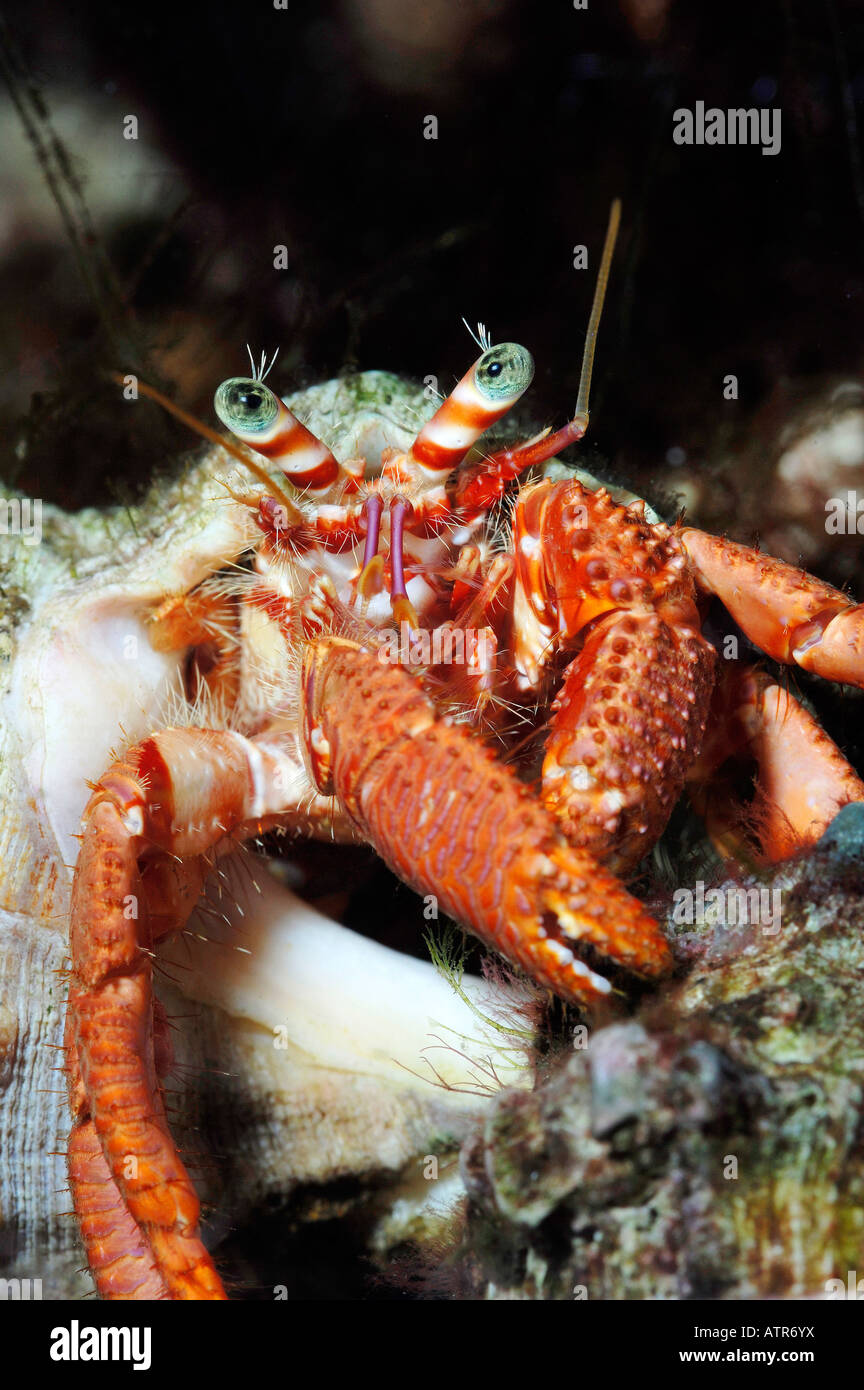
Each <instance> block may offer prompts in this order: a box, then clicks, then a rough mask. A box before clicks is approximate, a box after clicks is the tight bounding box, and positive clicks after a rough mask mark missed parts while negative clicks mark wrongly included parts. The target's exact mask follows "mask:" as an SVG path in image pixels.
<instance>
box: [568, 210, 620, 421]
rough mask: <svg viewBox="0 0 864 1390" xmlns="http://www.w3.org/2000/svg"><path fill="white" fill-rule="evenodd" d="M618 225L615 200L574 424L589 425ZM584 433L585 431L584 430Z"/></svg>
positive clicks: (604, 250)
mask: <svg viewBox="0 0 864 1390" xmlns="http://www.w3.org/2000/svg"><path fill="white" fill-rule="evenodd" d="M620 222H621V199H620V198H616V199H615V201H614V203H613V204H612V207H611V209H610V211H609V225H608V227H607V228H606V241H605V242H604V244H603V255H602V257H601V260H600V270H599V271H598V274H597V285H596V288H595V290H594V303H593V304H592V305H591V317H590V319H589V320H588V332H587V333H586V335H585V351H584V352H583V354H582V375H581V376H580V378H579V395H578V397H577V399H576V413H575V415H574V417H573V418H574V422H578V423H579V424H584V426H585V428H587V426H588V393H589V391H590V390H591V373H592V371H593V370H594V349H595V347H596V346H597V329H598V328H599V327H600V315H601V314H602V312H603V300H604V299H605V297H606V285H607V282H608V280H609V267H610V266H611V264H612V255H613V253H614V251H615V241H616V239H617V236H618V226H619V224H620ZM583 433H584V430H583Z"/></svg>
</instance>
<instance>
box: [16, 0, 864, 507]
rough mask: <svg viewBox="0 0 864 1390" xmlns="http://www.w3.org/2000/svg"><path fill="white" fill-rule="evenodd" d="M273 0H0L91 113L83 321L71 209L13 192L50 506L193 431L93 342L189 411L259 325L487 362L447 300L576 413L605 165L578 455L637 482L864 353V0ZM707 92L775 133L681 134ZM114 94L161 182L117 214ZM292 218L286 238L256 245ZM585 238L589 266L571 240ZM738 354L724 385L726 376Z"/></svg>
mask: <svg viewBox="0 0 864 1390" xmlns="http://www.w3.org/2000/svg"><path fill="white" fill-rule="evenodd" d="M287 6H288V7H287V9H286V10H284V11H281V10H275V9H274V8H273V5H272V3H270V0H257V2H256V3H253V4H244V5H242V6H241V5H239V4H228V3H224V0H214V3H212V4H208V5H206V6H201V7H197V6H196V7H190V8H187V7H186V6H184V5H182V4H172V5H169V4H166V3H163V0H151V3H149V4H148V5H145V6H141V5H132V6H129V5H116V4H110V5H109V4H105V3H91V4H88V5H84V6H76V5H70V4H67V3H63V4H60V3H56V4H55V3H46V0H42V2H41V3H39V4H36V5H33V6H30V7H28V8H26V9H25V8H24V7H23V6H15V5H12V6H7V7H6V11H5V13H6V18H7V23H8V26H9V30H10V31H11V35H12V39H13V42H14V43H15V44H16V45H17V48H18V50H19V52H20V55H21V56H22V57H23V59H24V63H25V65H26V67H27V68H28V69H29V71H30V73H31V75H32V77H33V78H34V80H35V82H36V84H37V86H38V87H39V89H40V90H41V93H42V95H43V96H44V98H45V99H46V101H47V103H48V106H49V108H51V106H52V103H53V104H55V105H56V104H57V103H58V102H59V101H60V100H61V99H62V100H63V101H68V100H69V99H71V100H72V101H73V103H77V104H78V105H80V107H81V108H82V110H84V111H86V110H88V109H90V108H92V115H93V120H95V121H96V123H97V126H98V127H99V128H100V129H101V130H102V133H103V138H102V139H101V140H100V142H99V146H98V151H97V150H96V149H94V148H90V147H89V141H88V139H84V140H83V141H82V140H80V139H79V140H77V141H76V139H75V138H67V140H66V147H67V150H68V153H69V157H70V162H71V166H72V170H73V173H74V174H75V175H76V176H77V177H79V178H80V181H81V185H82V187H83V189H84V195H85V197H87V198H88V201H89V203H90V213H91V216H92V222H93V231H94V232H95V234H96V236H98V237H99V238H100V239H101V240H102V241H103V242H104V243H105V246H106V249H107V254H108V257H109V259H110V263H111V265H112V266H113V268H114V271H115V272H116V276H117V281H118V285H119V290H120V293H119V300H118V303H119V305H120V308H119V309H118V310H117V314H116V315H115V319H116V318H117V317H118V316H119V318H120V320H121V321H122V322H121V330H120V331H116V332H114V333H113V334H111V333H106V330H105V328H104V324H100V318H99V313H98V312H97V310H98V309H99V307H100V306H99V305H98V304H94V302H93V297H92V295H88V293H87V291H86V290H85V288H84V286H83V282H82V279H81V276H80V273H79V269H78V266H77V263H76V259H75V255H74V253H73V250H72V248H71V247H70V245H69V242H68V239H65V238H64V235H63V232H62V227H61V223H60V220H59V217H58V216H57V215H56V213H55V212H54V211H53V210H52V209H49V211H48V214H47V215H46V216H45V217H44V218H43V219H41V220H37V221H34V220H33V218H32V216H31V217H29V218H28V216H27V215H26V211H25V212H23V213H22V214H21V217H20V225H17V224H16V222H15V216H16V208H15V204H14V199H12V200H10V202H9V204H8V206H7V215H8V216H7V220H11V224H12V230H11V233H10V235H9V236H7V240H6V245H5V252H4V256H3V260H2V263H0V290H2V310H0V328H2V337H0V358H2V381H3V387H2V393H0V410H2V418H0V426H2V442H3V451H2V455H0V463H2V464H3V466H4V468H5V472H6V475H7V476H12V477H13V478H14V479H15V481H16V482H17V484H18V486H20V487H22V488H24V489H25V490H26V491H28V492H31V493H34V494H38V495H42V496H43V497H46V498H50V499H53V500H58V501H61V502H62V503H63V504H64V505H67V506H72V505H79V504H81V503H83V502H95V503H99V502H102V501H110V500H114V497H115V496H116V495H117V494H118V493H119V494H122V493H123V490H124V488H134V487H135V486H136V485H138V484H139V483H140V482H141V481H146V480H147V479H148V478H149V476H150V475H151V473H152V470H153V468H155V467H158V466H160V465H163V464H164V463H165V461H166V458H167V457H168V456H169V455H170V454H171V452H172V449H173V450H174V451H175V452H176V448H177V445H178V444H179V443H181V442H182V443H184V444H185V442H186V441H187V439H188V436H186V435H185V434H183V433H177V434H174V433H173V432H172V431H173V428H174V427H173V426H170V425H168V424H167V422H165V421H164V420H161V419H157V418H156V417H157V415H158V412H156V411H153V412H152V413H149V414H147V413H143V412H142V413H139V415H138V417H137V423H136V425H135V429H134V430H133V425H132V422H131V421H130V418H129V416H130V414H131V413H130V412H126V416H125V418H123V417H120V416H119V415H118V412H117V410H116V405H115V400H114V399H113V398H110V397H106V395H105V388H104V387H103V386H102V385H101V384H100V382H99V378H98V368H99V367H101V366H108V367H115V368H116V367H118V366H124V367H125V366H128V365H130V363H131V364H132V365H137V366H140V367H142V368H143V370H145V371H146V370H148V369H149V371H150V373H151V377H156V378H157V379H161V380H162V382H163V383H167V384H168V385H169V386H170V388H171V389H172V390H173V391H174V392H175V393H176V395H177V396H178V397H179V398H180V399H182V400H184V401H185V402H186V403H191V404H192V405H193V406H194V407H195V408H196V409H198V410H199V411H200V412H202V413H203V414H204V415H205V416H206V417H207V418H208V419H212V415H211V412H210V400H211V397H212V391H213V389H214V387H215V385H216V384H217V383H218V381H219V380H220V378H221V377H222V376H224V375H227V374H233V373H236V372H238V371H240V372H242V371H243V369H244V361H245V351H244V346H243V345H244V343H245V342H246V341H247V339H248V340H250V341H251V342H253V343H254V344H255V345H256V346H257V347H258V348H259V349H260V348H262V347H264V346H266V347H268V348H272V347H275V346H276V345H277V344H280V345H281V349H282V353H281V360H280V363H279V366H278V368H277V371H276V374H275V376H274V378H273V380H274V382H275V384H276V385H277V388H279V389H281V390H283V391H287V390H290V389H293V388H294V387H295V386H297V385H301V384H308V383H309V382H311V381H314V380H316V379H323V378H325V377H327V376H330V375H333V374H335V373H337V372H339V371H340V370H342V369H344V368H346V367H362V368H368V367H385V368H389V369H392V370H396V371H399V372H402V373H405V374H407V375H411V376H414V377H422V376H425V375H427V374H428V373H434V374H435V375H436V376H437V377H438V379H439V382H440V383H441V385H442V386H447V385H449V384H450V383H451V382H453V381H455V380H456V378H457V377H458V376H459V375H461V373H462V372H463V371H464V370H465V368H466V367H467V366H468V364H469V363H470V361H471V360H472V355H473V346H472V344H471V342H470V340H469V339H468V336H467V334H466V332H465V329H464V327H463V326H462V324H461V321H460V320H461V316H462V315H463V314H464V315H465V316H466V318H468V319H469V320H470V321H472V322H474V321H476V320H477V319H482V320H483V321H484V322H485V323H487V324H488V325H490V326H491V328H492V330H493V336H495V337H497V338H499V339H501V338H512V339H516V340H518V341H522V342H524V343H525V344H526V345H527V346H529V347H530V349H531V350H532V352H533V353H534V356H535V358H536V361H537V367H538V371H537V377H536V380H535V386H534V388H533V393H532V395H531V397H530V404H531V406H532V407H533V408H534V409H535V410H536V413H537V416H538V419H539V420H540V421H541V422H543V423H552V424H555V425H558V424H561V423H563V421H564V419H565V418H566V417H567V413H568V411H569V410H572V407H573V404H574V401H575V394H576V385H577V380H578V372H579V362H580V356H581V349H582V341H583V336H584V330H585V325H586V321H587V315H588V309H589V305H590V299H591V293H592V284H593V268H594V266H596V258H597V255H598V254H599V248H600V245H601V242H602V237H603V232H604V228H605V224H606V218H607V215H608V209H609V204H610V201H611V199H612V197H613V196H614V195H616V194H617V195H620V197H621V198H622V200H623V204H624V221H623V235H622V238H621V242H620V244H619V250H618V254H617V257H616V262H615V266H614V272H613V280H612V287H611V295H610V300H609V303H608V308H607V313H606V317H605V321H604V324H603V327H602V333H601V340H600V351H599V357H598V363H597V373H596V376H595V387H596V390H595V396H594V402H593V405H594V410H593V414H592V426H591V435H592V441H591V444H590V445H589V446H587V447H586V451H585V457H586V458H588V459H590V457H591V453H592V449H593V448H597V447H599V448H600V449H601V450H602V452H603V454H604V455H605V456H606V457H607V458H608V459H610V460H611V461H612V468H613V472H615V473H617V475H618V476H620V477H622V478H626V479H627V481H629V482H630V483H631V484H632V485H634V486H640V487H642V488H643V489H645V488H647V489H649V490H650V487H651V483H652V477H653V475H654V474H655V473H656V470H657V469H658V467H659V466H660V465H661V464H663V463H664V462H665V458H666V455H667V453H668V451H669V450H670V449H678V450H681V449H683V450H684V451H685V454H686V459H687V466H688V468H689V469H690V470H691V471H698V469H699V468H700V467H702V466H704V461H705V459H706V458H707V457H708V456H709V455H710V454H711V451H712V448H713V446H714V444H715V442H716V439H717V437H718V432H719V431H723V430H725V431H727V432H728V431H729V430H730V428H731V429H732V430H739V429H741V428H745V429H746V424H747V420H748V418H749V416H750V415H752V413H753V412H754V411H755V410H757V409H758V407H759V406H760V405H762V404H763V403H764V402H765V401H766V400H768V399H771V398H774V399H776V393H777V391H778V390H780V391H785V392H786V393H787V395H788V396H789V397H790V399H793V400H794V399H795V397H796V395H799V394H800V393H801V391H802V390H804V389H806V387H807V385H808V383H812V382H813V381H815V380H818V379H821V377H822V376H824V375H825V374H828V373H834V372H844V373H850V372H851V373H852V374H853V375H855V376H857V374H858V369H859V364H860V360H861V332H860V326H861V321H862V311H864V271H862V261H861V245H862V235H864V184H862V173H861V154H860V150H859V145H858V132H857V126H856V113H857V114H858V115H860V113H861V106H862V102H864V60H862V51H864V44H862V39H864V11H862V7H861V6H860V5H859V4H854V3H843V0H785V2H784V3H770V0H764V2H763V3H759V4H753V3H752V0H738V2H737V3H736V0H731V3H724V4H723V5H713V6H712V5H705V4H696V3H692V4H685V3H678V4H675V3H671V4H670V3H667V0H621V3H615V0H590V8H589V9H588V10H585V11H577V10H574V8H573V6H572V4H570V3H569V0H557V2H556V3H548V4H543V5H540V4H537V3H530V0H527V2H522V0H462V2H461V3H456V2H455V0H424V3H423V4H417V5H410V4H405V3H404V0H330V2H329V3H316V4H314V5H312V4H301V3H300V0H287ZM696 100H704V101H705V102H706V105H709V106H710V105H717V106H720V107H722V108H727V107H748V106H760V105H779V106H780V107H781V109H782V119H783V126H782V151H781V153H780V154H779V155H776V156H774V157H770V156H763V155H762V154H761V152H760V150H759V149H758V148H749V147H747V148H734V147H722V146H719V147H708V146H706V147H702V148H699V147H692V148H687V147H679V146H677V145H675V144H673V141H672V113H673V110H674V109H675V108H676V107H678V106H689V107H692V106H693V104H694V103H695V101H696ZM4 112H5V114H4V123H5V124H6V129H8V128H9V125H8V123H10V122H12V123H14V121H15V119H16V117H15V115H14V112H13V111H11V109H10V108H9V107H6V108H4ZM129 113H134V114H135V115H137V117H138V121H139V130H140V138H141V140H142V141H146V142H148V144H149V145H150V146H151V147H152V148H153V149H154V150H155V152H156V154H157V157H161V158H162V160H163V163H164V166H165V169H166V170H167V171H168V173H167V175H166V178H165V179H164V180H162V182H161V183H160V185H159V188H158V190H157V193H156V199H155V205H154V206H153V207H152V208H151V209H149V210H148V211H147V212H146V214H142V212H141V210H140V208H136V209H135V210H134V211H130V213H129V215H128V216H124V215H123V213H122V209H121V212H120V214H119V215H118V214H117V212H116V209H115V211H114V214H113V215H112V216H111V217H110V219H109V218H107V217H105V218H103V217H102V216H100V204H99V192H98V186H99V184H100V180H101V181H102V182H103V183H104V182H105V181H106V180H108V181H110V179H111V177H112V174H113V172H114V166H112V159H113V160H114V161H115V165H116V173H117V176H118V178H119V177H120V175H122V172H123V170H124V162H125V161H126V160H127V158H128V156H129V149H128V143H127V142H125V141H124V140H123V139H122V135H121V130H122V119H123V116H124V115H126V114H129ZM429 114H433V115H435V116H437V118H438V124H439V129H438V139H437V140H435V141H433V140H426V139H424V138H423V122H424V117H425V116H426V115H429ZM2 129H3V127H0V133H2ZM89 130H90V132H91V136H92V122H91V125H90V127H89ZM112 140H113V142H114V143H113V144H112V143H111V142H112ZM106 148H107V151H108V152H107V154H106ZM94 164H95V166H96V167H94ZM172 170H173V173H172V172H171V171H172ZM22 177H23V176H22ZM29 177H30V178H31V179H32V180H33V181H34V182H37V183H38V181H39V179H40V174H39V169H38V163H37V160H36V158H35V156H34V158H33V160H32V168H31V170H30V173H29ZM277 243H281V244H285V245H286V246H287V247H288V258H289V268H288V269H287V270H283V271H276V270H274V269H273V249H272V248H273V246H274V245H276V244H277ZM580 243H584V244H587V246H588V247H589V252H590V255H591V258H592V259H591V269H589V270H588V271H582V272H580V271H576V270H574V269H573V267H572V248H573V246H574V245H577V244H580ZM94 254H95V253H94ZM97 278H98V277H97ZM97 297H98V296H97ZM108 298H110V296H108ZM101 307H102V310H103V315H102V317H103V319H104V318H105V317H106V314H105V312H104V310H105V306H104V304H103V305H102V306H101ZM113 308H116V305H115V306H113ZM113 308H112V306H109V309H110V310H111V312H109V313H108V315H107V316H108V317H109V318H110V317H111V313H113ZM121 359H123V360H122V361H121ZM729 372H734V373H735V374H736V375H737V376H738V378H739V383H740V400H739V401H738V402H737V403H735V402H726V401H724V400H723V397H722V378H723V376H724V375H725V374H726V373H729ZM34 390H35V391H37V392H38V396H37V399H36V400H35V402H34V401H32V395H33V392H34ZM147 409H148V411H149V407H148V408H147ZM22 417H26V424H25V426H24V428H25V431H26V435H27V439H28V450H27V453H26V456H25V462H24V463H22V452H23V451H22V448H21V446H20V430H21V425H20V421H21V420H22ZM142 420H143V421H144V422H145V427H144V428H143V429H142V428H141V422H142ZM16 445H17V446H18V448H17V453H16ZM677 457H678V458H679V459H680V457H681V455H680V454H679V455H677ZM758 520H759V519H758V518H754V526H758Z"/></svg>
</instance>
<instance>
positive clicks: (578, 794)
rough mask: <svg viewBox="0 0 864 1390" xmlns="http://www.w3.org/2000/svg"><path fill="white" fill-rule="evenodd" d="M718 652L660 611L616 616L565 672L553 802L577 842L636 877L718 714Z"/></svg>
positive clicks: (554, 738)
mask: <svg viewBox="0 0 864 1390" xmlns="http://www.w3.org/2000/svg"><path fill="white" fill-rule="evenodd" d="M713 672H714V651H713V648H711V647H710V646H709V645H708V643H707V642H705V641H704V640H703V638H702V637H701V636H700V635H699V634H698V633H695V632H693V631H692V630H691V631H688V630H683V631H682V630H679V629H677V628H675V627H670V626H668V625H667V624H666V623H665V622H663V620H662V619H661V618H660V617H658V615H657V614H656V613H652V612H650V611H649V612H647V613H645V612H639V611H638V610H637V611H635V612H634V611H625V612H619V613H610V614H607V615H606V616H605V617H603V618H601V619H599V620H598V622H596V623H595V624H594V626H593V627H592V628H591V629H590V631H589V633H588V636H587V637H586V639H585V644H584V646H583V647H582V650H581V651H580V652H579V655H578V656H577V657H576V659H575V661H573V662H571V664H570V666H569V667H568V668H567V670H566V672H565V674H564V682H563V685H562V687H561V689H560V691H559V693H558V696H557V698H556V700H555V703H554V705H553V707H552V708H553V716H552V719H551V721H550V733H549V738H548V740H547V744H546V756H545V758H544V761H543V800H544V803H545V805H546V806H547V807H548V809H549V810H550V811H551V812H552V813H553V814H554V815H555V816H556V818H557V820H558V823H559V825H560V826H561V829H562V830H563V832H564V834H565V835H567V836H568V838H569V839H570V840H574V841H575V840H576V839H577V837H578V842H579V843H580V844H582V845H584V846H585V847H586V848H587V849H590V850H591V852H592V853H593V854H594V855H596V856H597V858H598V859H601V860H602V861H603V863H604V864H607V865H608V866H609V867H610V868H611V869H613V870H614V871H615V872H616V873H618V874H622V875H623V874H627V873H629V872H631V871H632V870H633V868H634V867H635V865H636V864H637V863H638V862H639V860H640V859H641V858H643V856H644V855H645V853H646V851H647V850H648V849H649V848H650V846H652V845H653V844H654V843H655V842H656V840H657V839H658V838H659V836H660V834H661V832H662V831H663V829H664V827H665V825H666V822H667V821H668V819H669V816H670V815H671V813H672V808H673V807H674V805H675V803H676V801H677V800H678V797H679V795H680V794H681V789H682V787H683V785H684V778H685V775H686V772H687V768H688V767H689V765H690V763H691V762H692V761H693V758H694V756H695V754H696V753H697V752H698V749H699V746H700V744H701V741H702V734H703V731H704V728H705V720H706V717H707V712H708V696H709V692H710V688H711V681H712V678H713Z"/></svg>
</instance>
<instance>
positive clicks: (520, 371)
mask: <svg viewBox="0 0 864 1390" xmlns="http://www.w3.org/2000/svg"><path fill="white" fill-rule="evenodd" d="M533 376H534V358H533V357H532V356H531V354H530V352H529V351H528V349H527V348H524V347H520V345H519V343H497V344H496V345H495V347H491V348H489V350H488V352H484V354H483V356H482V357H481V358H480V361H479V362H478V363H477V365H476V367H475V368H474V381H475V383H476V384H477V386H478V387H479V389H480V390H481V391H482V393H483V395H484V396H488V398H489V399H490V400H492V401H503V400H506V399H507V398H508V397H510V396H514V397H515V396H521V395H522V392H523V391H525V390H527V388H528V387H529V386H530V385H531V379H532V377H533Z"/></svg>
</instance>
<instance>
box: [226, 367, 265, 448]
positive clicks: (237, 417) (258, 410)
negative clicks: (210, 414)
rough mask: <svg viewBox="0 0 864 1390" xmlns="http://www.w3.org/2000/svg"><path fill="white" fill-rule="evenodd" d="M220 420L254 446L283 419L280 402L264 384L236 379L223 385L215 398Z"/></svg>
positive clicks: (249, 378) (233, 377) (233, 432)
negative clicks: (278, 419)
mask: <svg viewBox="0 0 864 1390" xmlns="http://www.w3.org/2000/svg"><path fill="white" fill-rule="evenodd" d="M213 407H214V409H215V411H216V414H217V415H218V416H219V419H220V420H221V421H222V423H223V425H225V426H226V427H227V428H228V429H229V430H230V431H231V433H232V434H236V435H237V436H238V437H239V438H240V439H248V440H249V442H250V444H254V442H255V440H256V438H258V436H259V435H261V434H264V433H266V431H267V430H269V429H271V428H272V426H273V425H274V424H275V422H276V419H277V417H278V415H279V399H278V397H277V396H275V395H274V393H273V392H272V391H271V390H270V387H269V386H265V385H264V383H263V381H253V380H252V378H251V377H243V376H232V377H230V378H229V380H228V381H223V382H222V385H221V386H220V387H219V389H218V391H217V392H216V395H215V396H214V398H213Z"/></svg>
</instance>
